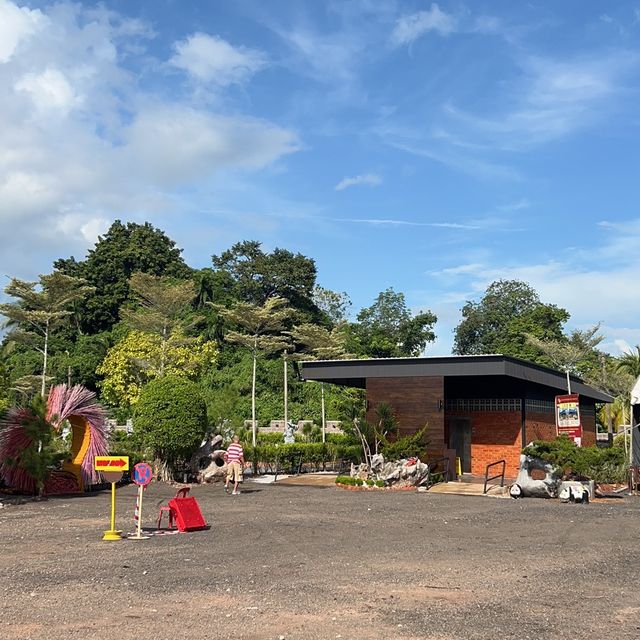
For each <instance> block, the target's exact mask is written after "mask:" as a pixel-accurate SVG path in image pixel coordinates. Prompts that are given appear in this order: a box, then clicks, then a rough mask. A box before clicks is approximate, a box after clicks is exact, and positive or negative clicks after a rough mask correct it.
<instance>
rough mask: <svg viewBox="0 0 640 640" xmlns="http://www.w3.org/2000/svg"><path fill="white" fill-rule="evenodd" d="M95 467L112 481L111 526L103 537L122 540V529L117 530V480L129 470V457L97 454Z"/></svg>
mask: <svg viewBox="0 0 640 640" xmlns="http://www.w3.org/2000/svg"><path fill="white" fill-rule="evenodd" d="M93 468H94V469H95V470H96V471H100V473H102V475H103V476H104V478H105V480H106V481H107V482H110V483H111V528H110V529H108V530H107V531H105V532H104V535H103V536H102V539H103V540H122V531H116V482H118V481H119V480H121V479H122V473H123V471H129V457H128V456H96V457H95V458H94V462H93Z"/></svg>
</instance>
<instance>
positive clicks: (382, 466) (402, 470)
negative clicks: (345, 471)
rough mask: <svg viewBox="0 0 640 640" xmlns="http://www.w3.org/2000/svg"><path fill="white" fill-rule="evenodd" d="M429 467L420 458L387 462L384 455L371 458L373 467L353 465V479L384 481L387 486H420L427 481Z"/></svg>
mask: <svg viewBox="0 0 640 640" xmlns="http://www.w3.org/2000/svg"><path fill="white" fill-rule="evenodd" d="M428 474H429V466H428V465H427V464H425V463H424V462H421V461H420V460H419V459H418V458H408V459H402V460H395V461H391V460H390V461H387V462H385V460H384V456H383V455H382V454H379V453H378V454H376V455H374V456H372V457H371V467H369V466H367V465H366V464H360V465H358V466H356V465H354V464H352V465H351V477H352V478H362V479H363V480H368V479H372V480H382V481H384V483H385V484H386V485H387V486H392V485H394V484H398V483H402V484H405V485H413V486H419V485H422V484H424V483H425V482H426V481H427V477H428Z"/></svg>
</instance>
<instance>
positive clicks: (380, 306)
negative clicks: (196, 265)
mask: <svg viewBox="0 0 640 640" xmlns="http://www.w3.org/2000/svg"><path fill="white" fill-rule="evenodd" d="M6 293H7V294H8V296H9V300H8V301H7V302H4V303H3V304H2V305H0V314H2V315H4V317H5V319H6V325H7V328H8V331H7V332H6V333H5V334H4V337H3V339H2V344H1V345H0V415H1V414H2V411H3V408H7V407H9V406H20V407H22V408H23V409H24V410H26V411H29V412H31V413H30V414H29V415H32V414H33V412H34V411H35V409H34V407H33V405H32V404H31V400H32V399H33V397H34V396H35V395H36V394H38V395H43V394H44V395H45V396H46V388H47V386H49V385H51V384H60V383H67V384H68V385H73V384H77V383H81V384H83V385H85V386H86V387H88V388H89V389H90V390H92V391H95V392H97V394H98V395H99V399H100V401H101V402H103V403H104V404H105V405H107V407H108V410H109V412H110V414H111V416H112V417H115V418H117V419H118V420H120V421H123V420H125V419H127V418H130V417H132V416H133V417H135V416H138V417H137V418H136V420H139V419H141V418H140V416H142V415H143V414H142V413H140V411H141V409H140V406H139V402H140V400H141V399H142V397H143V396H144V394H145V392H146V390H147V389H148V388H149V386H151V389H153V388H154V387H155V388H156V389H157V390H156V392H155V393H156V400H157V402H158V403H160V400H159V395H162V394H164V393H166V394H167V396H166V398H165V404H166V403H167V402H169V400H167V399H168V398H171V399H173V398H174V393H173V392H174V390H173V389H172V386H171V383H163V382H162V381H163V380H171V381H173V382H174V383H175V384H176V385H178V384H179V385H183V384H186V385H187V386H188V387H189V389H190V390H191V391H190V393H191V392H192V391H194V390H196V389H197V391H198V393H199V394H200V396H199V397H200V398H201V401H202V403H203V405H200V400H198V402H197V404H198V406H205V407H206V414H201V413H198V415H200V417H202V415H204V416H205V418H204V420H205V422H204V423H200V422H199V423H198V426H197V429H195V427H194V429H195V431H190V433H191V434H192V435H194V433H195V432H197V433H200V432H201V429H202V424H205V425H206V429H208V430H210V431H214V430H222V431H225V432H228V431H229V430H233V431H236V432H238V433H240V432H242V433H243V436H246V437H247V438H248V441H249V442H250V443H251V445H252V446H253V444H254V443H255V446H256V447H258V449H259V448H260V446H261V443H260V437H259V433H257V431H256V430H257V428H258V426H265V425H268V424H269V422H270V421H271V420H274V419H282V418H283V416H284V415H285V402H286V406H287V411H286V413H287V416H288V417H290V418H292V419H293V421H294V422H297V421H298V420H310V421H312V424H310V426H308V427H305V432H304V433H298V434H297V435H298V438H299V439H300V438H302V439H303V440H304V441H305V443H306V444H309V445H314V446H315V445H316V444H322V443H318V442H317V441H318V440H319V439H321V438H319V430H318V425H320V424H321V421H322V417H323V411H322V408H323V407H324V415H326V418H327V419H328V420H339V421H341V422H342V424H343V426H344V428H345V429H346V430H348V431H349V430H350V431H351V432H352V433H354V432H355V431H357V430H358V429H360V431H361V432H362V436H363V438H364V441H365V442H366V443H367V444H368V446H369V448H370V449H372V450H373V451H374V452H375V450H376V448H377V450H383V449H384V448H385V447H393V446H395V445H396V442H397V438H396V437H395V435H396V434H395V433H394V428H393V427H390V426H389V425H392V417H393V416H392V415H386V417H385V414H384V411H385V409H384V407H381V408H380V409H381V415H379V416H378V417H377V419H376V420H375V421H374V422H373V424H371V425H369V424H367V423H365V422H364V420H363V418H364V393H363V391H362V390H359V389H350V388H344V387H337V386H335V385H324V388H323V387H322V386H321V385H319V384H310V383H305V382H303V381H301V380H300V378H299V376H298V364H297V363H298V362H299V361H300V360H312V359H322V360H327V359H336V358H365V357H405V356H417V355H420V354H421V353H423V352H424V350H425V349H426V347H427V345H429V343H431V342H433V340H434V339H435V331H436V322H437V318H436V316H435V314H433V313H432V312H431V311H430V310H428V309H422V310H420V311H417V312H413V311H411V310H410V309H409V307H408V305H407V301H406V299H405V296H404V294H403V293H402V292H400V291H396V290H394V289H392V288H387V289H385V290H384V291H381V292H380V293H379V294H378V295H376V296H374V299H373V300H372V301H371V303H370V305H369V306H364V308H361V309H359V310H357V309H356V310H353V311H352V310H351V301H350V299H349V296H348V295H347V293H345V292H336V291H331V290H329V289H326V288H324V287H322V286H321V285H320V284H319V283H318V273H317V269H316V264H315V261H314V260H313V258H310V257H308V256H304V255H302V254H300V253H297V252H294V251H289V250H288V249H283V248H274V249H273V250H269V251H267V250H265V249H264V248H263V247H262V245H261V244H260V243H259V242H257V241H254V240H249V241H244V242H239V243H236V244H234V245H233V246H232V247H231V248H229V249H227V250H225V251H222V252H220V253H218V254H217V255H214V256H212V260H211V264H210V266H208V267H205V268H201V269H193V268H191V267H190V266H189V265H187V264H186V263H185V261H184V259H183V257H182V251H181V249H179V248H178V247H177V246H176V244H175V242H174V241H173V240H172V239H170V238H169V237H168V236H167V235H166V234H165V233H164V232H163V231H161V230H160V229H157V228H155V227H153V226H152V225H150V224H148V223H145V224H137V223H131V222H126V223H125V222H120V221H116V222H114V223H113V225H112V226H111V228H110V229H109V230H108V231H107V232H106V233H105V234H104V235H103V236H101V237H100V238H99V239H98V241H97V243H96V244H95V246H94V247H93V248H92V249H91V250H90V251H89V252H88V254H87V256H86V257H85V258H84V259H82V260H76V259H75V258H74V257H69V258H61V259H59V260H57V261H55V263H54V265H53V270H52V273H51V274H48V275H43V276H41V277H40V278H39V280H38V281H37V282H25V281H21V280H17V279H13V280H11V281H10V284H9V285H8V287H7V289H6ZM568 319H569V314H568V312H567V311H566V310H564V309H562V308H560V307H557V306H555V305H552V304H548V303H545V302H543V301H542V300H541V299H540V296H539V295H538V293H537V292H536V291H535V290H534V289H533V288H532V287H531V286H530V285H528V284H527V283H525V282H521V281H518V280H498V281H496V282H494V283H492V284H491V285H489V287H488V288H487V290H486V291H485V292H484V294H483V295H482V296H480V298H479V299H477V300H470V301H468V302H467V303H466V304H465V305H464V307H463V309H462V320H461V322H460V324H459V325H458V327H457V328H456V330H455V352H456V353H459V354H482V353H503V354H506V355H511V356H515V357H520V358H524V359H526V360H530V361H533V362H537V363H539V364H543V365H547V366H553V367H560V368H564V369H567V370H569V371H570V372H571V373H577V374H578V375H580V376H582V377H583V378H585V379H586V380H588V381H589V382H591V383H593V384H595V385H597V386H599V387H600V388H602V389H604V390H605V391H607V392H609V393H611V394H612V395H613V396H616V397H617V398H618V400H617V402H616V404H614V406H613V408H612V410H610V411H609V412H608V417H609V420H610V421H611V423H612V424H613V425H615V424H616V423H617V422H621V421H624V420H625V418H626V416H625V413H624V411H625V406H626V407H627V412H628V402H627V400H628V394H629V390H630V388H631V386H632V383H633V381H634V380H635V377H637V374H638V362H639V361H640V347H636V348H635V350H634V351H633V352H632V353H629V354H627V355H625V356H623V357H621V358H619V359H617V358H614V357H612V356H610V355H608V354H605V353H602V352H601V351H599V344H598V336H597V331H594V332H593V333H589V331H574V332H572V333H566V332H565V331H564V328H563V327H564V324H565V323H566V321H567V320H568ZM594 329H595V328H594ZM569 352H571V353H569ZM576 354H577V355H576ZM285 363H286V364H287V365H291V366H287V367H285ZM285 371H286V378H285ZM285 382H286V384H285ZM157 385H159V386H157ZM180 388H182V387H180ZM285 388H286V389H287V397H286V400H285ZM172 401H173V400H172ZM160 404H161V403H160ZM160 404H158V406H160ZM162 406H164V405H162ZM617 408H619V410H617ZM198 411H200V410H198ZM387 413H388V412H387ZM134 414H135V416H134ZM136 420H134V424H135V421H136ZM354 420H356V421H357V422H356V426H355V427H354V426H353V425H354ZM602 420H603V421H604V422H606V421H607V417H606V416H603V417H602ZM143 422H144V421H143ZM148 426H149V429H151V431H149V433H152V432H153V429H152V427H153V425H152V424H151V421H150V422H149V423H148ZM136 428H137V426H136ZM143 431H145V432H146V431H147V429H146V427H145V429H143ZM143 431H140V430H139V429H137V434H136V436H135V437H134V438H133V439H132V441H131V443H129V444H131V446H132V447H133V443H134V441H135V448H136V451H142V449H141V448H140V447H142V446H143V445H142V444H141V441H139V440H137V438H142V439H143V440H144V446H146V447H148V448H150V450H152V451H153V452H154V454H155V455H157V456H159V459H162V460H163V461H164V463H166V464H165V465H164V466H165V467H166V468H167V469H169V468H170V467H171V466H173V465H175V464H177V462H178V461H179V459H181V458H182V457H184V456H185V455H187V453H186V449H185V448H184V447H182V445H180V446H178V445H177V444H176V445H175V446H176V447H178V448H177V449H176V451H170V450H169V449H172V448H173V447H174V444H172V443H177V442H178V439H176V440H171V439H168V440H167V441H166V442H165V443H164V444H163V445H162V446H160V444H159V442H160V441H159V440H157V441H156V440H155V438H156V435H157V434H155V432H153V433H154V435H153V437H152V436H150V435H148V434H147V435H144V436H143ZM354 437H356V440H355V441H352V443H351V444H350V445H349V446H352V447H353V446H357V444H358V442H361V441H360V439H359V438H358V437H357V436H356V435H355V433H354ZM385 439H386V441H385ZM195 440H197V438H195V437H194V438H191V437H189V438H187V441H188V446H194V443H195ZM41 442H42V443H43V444H42V445H39V448H40V451H44V449H45V444H46V442H45V440H44V439H43V440H41ZM354 443H355V444H354ZM120 444H122V445H123V446H124V443H120ZM272 444H274V445H275V443H272ZM301 444H302V443H301ZM327 444H329V440H327ZM406 444H407V447H413V446H414V445H415V446H416V447H417V446H418V445H420V446H423V444H424V443H423V442H420V443H418V442H416V443H406ZM127 446H128V445H127ZM397 446H398V447H400V445H397ZM407 450H408V449H407ZM44 466H45V467H46V466H47V461H46V459H45V460H44Z"/></svg>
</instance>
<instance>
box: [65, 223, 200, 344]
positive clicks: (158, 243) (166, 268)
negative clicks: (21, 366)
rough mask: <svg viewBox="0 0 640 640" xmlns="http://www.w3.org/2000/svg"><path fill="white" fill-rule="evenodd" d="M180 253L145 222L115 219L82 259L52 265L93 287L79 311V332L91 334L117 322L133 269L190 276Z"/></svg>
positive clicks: (157, 273) (165, 274)
mask: <svg viewBox="0 0 640 640" xmlns="http://www.w3.org/2000/svg"><path fill="white" fill-rule="evenodd" d="M181 252H182V250H181V249H178V248H176V243H175V242H174V241H173V240H171V239H170V238H169V237H168V236H166V235H165V233H164V232H163V231H161V230H159V229H156V228H155V227H153V226H152V225H151V224H149V223H148V222H145V223H144V224H136V223H134V222H127V223H126V224H123V223H122V222H120V220H116V221H115V222H114V223H113V224H112V225H111V227H110V228H109V230H108V231H107V233H106V234H105V235H104V236H101V237H100V238H98V242H97V243H96V245H95V247H94V248H93V249H91V250H90V251H89V253H88V255H87V258H86V260H81V261H76V259H75V258H73V257H71V258H67V259H60V260H57V261H56V262H55V263H54V266H55V268H56V269H59V270H60V271H62V272H63V273H66V274H67V275H70V276H76V277H81V278H84V279H85V280H86V281H87V282H88V283H89V284H90V285H92V286H93V287H95V291H94V293H93V294H91V295H90V296H89V297H88V298H87V300H86V302H85V304H83V305H82V309H81V312H80V326H81V329H82V331H83V332H84V333H89V334H94V333H98V332H100V331H107V330H109V329H111V327H112V326H113V325H114V324H115V323H116V322H117V321H118V317H119V312H120V307H121V306H122V304H123V303H124V302H125V301H126V300H127V299H128V297H129V279H130V278H131V276H132V275H133V274H134V273H135V272H138V271H139V272H142V273H149V274H152V275H155V276H168V277H171V278H180V279H187V278H190V277H191V274H192V270H191V269H190V268H189V267H188V266H187V265H186V264H185V263H184V260H183V259H182V256H181V255H180V254H181Z"/></svg>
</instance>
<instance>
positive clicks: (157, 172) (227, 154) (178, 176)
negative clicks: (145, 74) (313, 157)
mask: <svg viewBox="0 0 640 640" xmlns="http://www.w3.org/2000/svg"><path fill="white" fill-rule="evenodd" d="M125 139H126V154H127V155H128V156H129V158H130V160H131V162H132V163H140V164H141V170H142V172H143V173H144V174H145V175H146V176H147V178H148V179H151V180H152V181H153V182H154V183H156V184H159V185H160V186H163V187H170V186H175V185H176V184H181V183H185V182H189V181H193V180H195V179H198V178H202V177H205V176H208V175H212V174H214V173H216V172H217V171H219V170H222V169H234V168H240V169H259V168H262V167H264V166H266V165H268V164H270V163H272V162H274V161H275V160H277V159H278V158H279V157H281V156H283V155H285V154H287V153H291V152H293V151H295V150H296V149H297V148H298V143H297V139H296V136H295V134H294V133H292V132H291V131H289V130H286V129H282V128H280V127H278V126H276V125H273V124H270V123H266V122H263V121H260V120H255V119H251V118H243V117H238V116H234V117H228V116H220V115H213V114H209V113H206V112H203V111H201V110H198V109H193V108H190V107H185V106H184V105H164V106H162V107H159V108H158V107H151V108H149V109H145V110H142V111H141V112H140V113H139V114H138V117H137V118H136V120H135V122H134V123H133V124H132V125H131V126H130V127H129V128H128V130H126V131H125Z"/></svg>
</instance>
